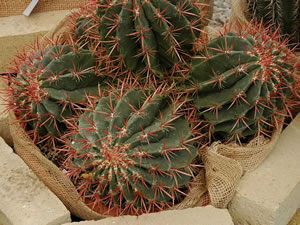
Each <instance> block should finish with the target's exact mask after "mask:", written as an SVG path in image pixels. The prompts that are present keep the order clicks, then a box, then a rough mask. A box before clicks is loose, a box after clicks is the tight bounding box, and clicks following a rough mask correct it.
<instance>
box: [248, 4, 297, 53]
mask: <svg viewBox="0 0 300 225" xmlns="http://www.w3.org/2000/svg"><path fill="white" fill-rule="evenodd" d="M247 3H248V14H249V16H250V18H255V19H257V20H258V21H261V20H262V21H263V23H264V24H268V25H271V26H272V27H273V28H274V30H275V29H280V33H281V34H282V35H285V36H288V37H289V39H290V44H291V47H295V46H296V45H298V44H299V42H300V26H299V21H300V1H299V0H247Z"/></svg>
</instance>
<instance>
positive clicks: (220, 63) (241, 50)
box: [190, 30, 294, 142]
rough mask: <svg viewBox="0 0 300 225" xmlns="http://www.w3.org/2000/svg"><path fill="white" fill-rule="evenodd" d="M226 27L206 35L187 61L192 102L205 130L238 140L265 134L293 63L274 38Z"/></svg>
mask: <svg viewBox="0 0 300 225" xmlns="http://www.w3.org/2000/svg"><path fill="white" fill-rule="evenodd" d="M256 32H258V30H254V31H253V33H252V34H249V33H245V34H234V33H226V34H225V35H223V36H220V37H217V38H215V39H213V40H212V41H210V42H209V43H208V44H207V45H206V47H205V49H204V50H203V51H202V52H201V54H200V55H199V56H198V57H195V59H194V61H193V63H192V71H191V74H190V79H191V82H192V84H193V88H192V89H193V90H194V91H195V95H194V103H195V105H196V106H197V108H198V109H199V112H200V115H201V118H203V119H204V120H205V121H207V122H208V123H209V124H210V126H209V127H210V129H209V133H210V136H213V137H215V138H216V139H218V140H220V139H221V140H227V141H232V140H233V141H234V140H235V141H239V142H241V141H243V140H249V138H251V137H254V136H256V135H260V134H264V135H266V136H270V132H271V130H272V129H273V128H274V127H277V122H278V120H279V117H280V116H282V115H284V114H285V113H284V112H283V110H286V111H287V112H289V106H290V102H289V97H290V95H291V93H292V92H294V88H293V87H294V86H293V84H294V78H293V70H294V68H293V66H292V65H291V64H289V63H288V59H289V55H290V54H291V53H290V52H289V51H288V50H287V52H282V51H280V49H281V48H282V47H283V46H281V45H280V43H278V42H276V41H275V40H272V38H271V37H270V36H267V35H266V34H265V33H261V34H255V33H256Z"/></svg>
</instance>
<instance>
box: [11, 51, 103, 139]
mask: <svg viewBox="0 0 300 225" xmlns="http://www.w3.org/2000/svg"><path fill="white" fill-rule="evenodd" d="M15 64H16V69H15V70H16V71H15V72H16V73H17V74H18V75H17V77H10V83H11V85H10V88H9V95H10V97H11V98H10V100H9V101H10V102H11V104H10V106H9V107H10V109H13V110H14V112H15V113H16V115H17V116H18V118H19V119H20V121H21V122H24V123H26V124H31V126H32V129H34V139H36V138H37V137H38V136H39V137H43V136H45V135H46V136H49V135H50V136H52V137H59V136H60V135H62V133H63V132H64V131H65V129H66V125H65V122H64V120H65V119H67V118H69V117H71V116H72V115H73V114H74V112H75V111H74V109H75V107H74V105H76V103H80V102H81V101H83V100H85V98H86V95H92V94H97V92H98V82H100V81H101V80H103V77H101V76H96V75H95V65H96V60H95V57H94V56H93V54H92V53H91V52H89V51H87V50H79V49H76V48H75V47H71V46H68V45H52V46H48V47H47V48H45V49H39V50H37V51H36V52H34V53H33V54H30V53H29V54H27V55H24V57H23V58H22V57H20V58H18V59H17V60H16V62H15Z"/></svg>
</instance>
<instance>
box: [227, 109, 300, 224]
mask: <svg viewBox="0 0 300 225" xmlns="http://www.w3.org/2000/svg"><path fill="white" fill-rule="evenodd" d="M299 137H300V114H298V116H297V117H296V118H295V119H294V120H293V121H292V123H291V124H290V125H289V126H288V127H287V128H286V129H285V130H284V131H283V133H282V134H281V136H280V138H279V141H278V143H277V145H276V146H275V149H274V150H273V152H272V153H271V154H270V155H269V157H268V158H267V159H266V160H265V161H264V162H263V163H262V164H261V165H260V166H259V167H258V168H257V169H256V170H255V171H252V172H248V173H246V174H245V176H244V177H243V178H242V180H241V183H240V185H239V187H238V189H237V192H236V195H235V197H234V198H233V200H232V202H231V203H230V205H229V207H228V209H229V212H230V214H231V216H232V218H233V221H234V223H235V224H236V225H286V224H288V222H289V220H290V219H291V218H292V216H293V215H294V214H295V212H296V210H297V209H298V208H300V138H299Z"/></svg>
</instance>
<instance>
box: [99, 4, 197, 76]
mask: <svg viewBox="0 0 300 225" xmlns="http://www.w3.org/2000/svg"><path fill="white" fill-rule="evenodd" d="M199 4H200V3H199V2H198V1H196V0H180V1H175V0H151V1H150V0H117V1H112V0H102V1H100V2H99V4H98V11H97V15H98V16H99V17H100V18H101V22H100V26H99V32H100V36H101V38H102V44H103V46H104V47H105V48H106V49H107V52H108V56H109V57H110V59H111V60H110V61H120V62H121V66H122V65H125V66H126V68H128V69H130V70H131V71H134V72H138V73H140V72H141V73H143V72H147V73H148V72H154V73H156V74H162V73H163V72H167V71H168V70H170V68H172V67H174V66H178V64H180V63H182V62H184V61H185V60H186V59H187V58H189V55H190V54H191V52H192V48H193V45H194V44H195V41H196V39H197V38H199V36H200V32H201V29H202V25H201V15H200V10H199ZM119 66H120V65H119Z"/></svg>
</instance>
